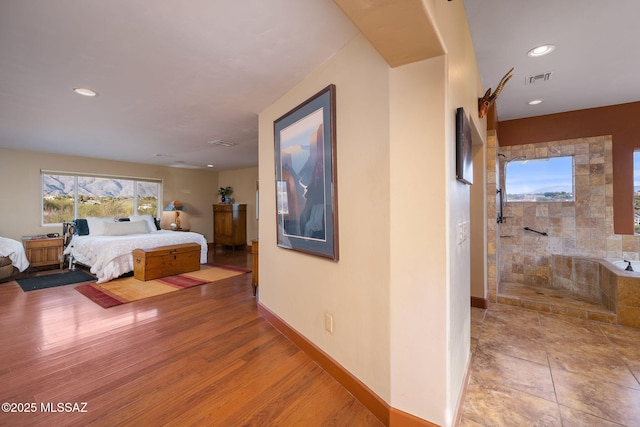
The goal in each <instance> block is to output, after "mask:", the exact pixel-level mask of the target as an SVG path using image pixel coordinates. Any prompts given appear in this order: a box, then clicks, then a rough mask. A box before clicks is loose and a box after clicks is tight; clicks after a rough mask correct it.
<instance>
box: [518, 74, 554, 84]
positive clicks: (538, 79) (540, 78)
mask: <svg viewBox="0 0 640 427" xmlns="http://www.w3.org/2000/svg"><path fill="white" fill-rule="evenodd" d="M552 78H553V72H551V71H550V72H548V73H540V74H536V75H534V76H527V77H525V78H524V84H525V85H532V84H538V83H544V82H548V81H549V80H551V79H552Z"/></svg>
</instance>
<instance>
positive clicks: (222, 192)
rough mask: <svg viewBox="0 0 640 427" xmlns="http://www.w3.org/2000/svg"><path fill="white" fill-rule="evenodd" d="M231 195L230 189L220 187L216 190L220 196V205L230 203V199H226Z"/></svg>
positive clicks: (231, 190)
mask: <svg viewBox="0 0 640 427" xmlns="http://www.w3.org/2000/svg"><path fill="white" fill-rule="evenodd" d="M231 193H233V189H232V188H231V187H220V189H219V190H218V194H219V195H220V203H223V204H227V203H231V197H228V196H229V195H231Z"/></svg>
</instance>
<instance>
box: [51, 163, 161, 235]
mask: <svg viewBox="0 0 640 427" xmlns="http://www.w3.org/2000/svg"><path fill="white" fill-rule="evenodd" d="M161 185H162V181H161V180H159V179H151V178H150V179H146V178H130V177H115V176H87V175H75V174H72V173H68V172H64V173H63V172H50V171H42V224H43V225H47V224H61V223H62V222H67V221H73V220H74V219H75V218H87V217H110V218H121V217H128V216H129V215H133V213H134V212H135V213H136V214H138V215H142V214H151V215H153V216H154V217H158V216H160V210H159V206H160V204H159V200H158V199H159V194H161Z"/></svg>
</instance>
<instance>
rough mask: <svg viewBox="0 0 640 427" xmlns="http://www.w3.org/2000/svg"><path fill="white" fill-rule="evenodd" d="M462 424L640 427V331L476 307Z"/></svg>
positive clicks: (493, 306)
mask: <svg viewBox="0 0 640 427" xmlns="http://www.w3.org/2000/svg"><path fill="white" fill-rule="evenodd" d="M471 349H472V360H471V372H470V377H469V384H468V385H467V388H466V393H465V397H464V403H463V408H462V418H461V424H460V425H461V426H464V427H470V426H508V427H511V426H527V427H528V426H580V427H584V426H598V427H600V426H621V425H622V426H640V329H634V328H629V327H625V326H619V325H612V324H607V323H601V322H595V321H591V320H586V319H580V318H576V317H570V316H565V315H559V314H554V313H545V312H540V311H533V310H529V309H526V308H522V307H515V306H510V305H504V304H491V305H490V306H489V309H487V310H482V309H478V308H472V312H471Z"/></svg>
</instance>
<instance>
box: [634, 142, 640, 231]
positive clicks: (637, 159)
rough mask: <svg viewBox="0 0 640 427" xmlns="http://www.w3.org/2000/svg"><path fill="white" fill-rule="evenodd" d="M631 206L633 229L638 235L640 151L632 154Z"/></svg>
mask: <svg viewBox="0 0 640 427" xmlns="http://www.w3.org/2000/svg"><path fill="white" fill-rule="evenodd" d="M633 206H634V211H633V223H634V227H633V229H634V230H635V232H636V233H635V234H640V151H634V152H633Z"/></svg>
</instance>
